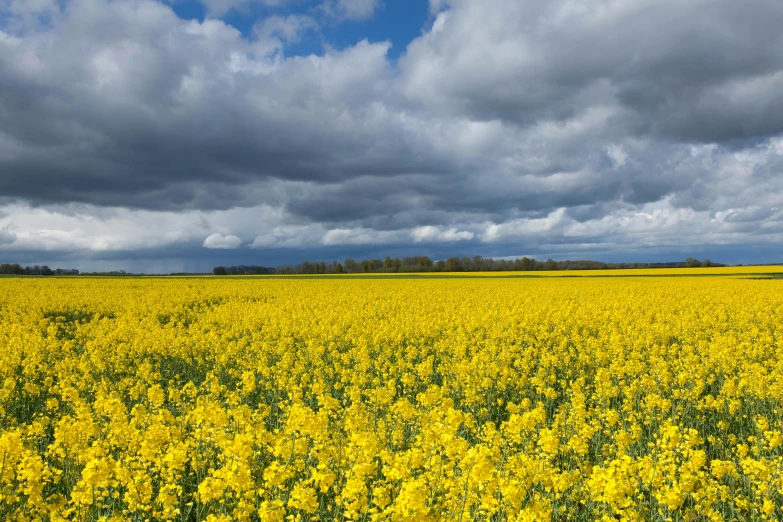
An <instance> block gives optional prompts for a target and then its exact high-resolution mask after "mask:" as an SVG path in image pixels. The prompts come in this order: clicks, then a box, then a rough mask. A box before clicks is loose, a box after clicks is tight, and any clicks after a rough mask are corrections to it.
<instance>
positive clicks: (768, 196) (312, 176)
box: [0, 0, 783, 263]
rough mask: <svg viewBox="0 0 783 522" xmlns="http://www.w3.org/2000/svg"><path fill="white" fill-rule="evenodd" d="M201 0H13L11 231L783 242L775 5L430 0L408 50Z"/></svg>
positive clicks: (146, 238)
mask: <svg viewBox="0 0 783 522" xmlns="http://www.w3.org/2000/svg"><path fill="white" fill-rule="evenodd" d="M205 3H206V4H207V8H208V11H209V13H211V14H210V15H208V16H207V18H205V19H204V20H203V21H197V20H184V19H182V18H179V17H178V16H177V14H176V13H175V11H174V10H173V9H172V6H171V5H170V4H167V3H164V2H158V1H153V0H114V1H108V0H72V1H69V2H65V3H57V2H43V1H42V2H33V3H27V2H13V1H11V2H5V3H0V10H2V11H3V13H2V14H3V15H4V16H2V17H0V19H2V20H3V21H2V22H0V92H2V95H0V173H2V174H0V254H2V255H5V256H6V257H8V256H17V257H25V258H30V259H31V260H32V259H33V257H35V256H38V257H35V259H39V258H40V259H44V258H46V257H45V256H50V258H52V259H55V258H57V257H58V256H69V258H71V259H78V256H79V255H83V256H96V255H98V253H100V252H112V253H113V254H112V255H117V256H119V255H121V253H122V252H136V253H138V251H145V250H147V251H150V252H152V251H155V252H161V251H165V250H166V249H168V250H169V252H170V253H171V256H172V257H176V256H177V255H178V254H177V252H179V251H180V250H181V249H183V248H196V249H198V248H200V249H202V250H204V251H205V252H206V251H210V250H214V249H223V250H226V251H228V250H230V251H232V252H246V253H247V255H250V254H251V253H252V255H257V256H260V255H262V254H263V253H264V252H267V251H269V250H271V249H310V250H308V251H307V255H308V256H310V257H312V255H313V252H315V253H317V252H318V249H324V250H323V251H324V252H325V254H324V255H327V254H328V255H329V256H335V255H340V253H341V252H343V251H341V250H339V248H338V247H345V249H346V250H344V251H345V252H348V250H347V249H348V248H349V247H350V248H356V247H359V246H361V247H363V248H365V251H366V252H367V253H369V254H372V253H374V252H387V251H391V250H394V252H404V251H405V249H418V250H417V251H420V249H429V250H428V252H429V253H430V254H431V255H433V256H435V257H438V255H440V254H441V253H442V254H443V255H445V254H446V253H452V252H455V251H457V250H454V249H457V248H460V249H462V251H463V252H464V253H465V254H466V255H472V254H476V253H478V254H484V255H489V254H500V255H516V254H520V255H521V254H523V253H540V254H541V255H558V253H566V252H567V253H569V254H572V253H574V252H577V253H578V252H586V254H590V253H594V252H600V253H601V255H603V256H604V257H606V256H609V257H613V259H618V256H622V255H625V254H627V253H629V252H630V253H633V252H649V251H650V249H658V250H659V251H661V252H666V251H667V249H669V251H672V252H681V251H686V250H687V249H688V248H691V250H694V249H696V250H698V249H699V248H703V247H704V245H712V246H715V245H728V246H731V245H734V246H735V250H736V251H752V253H753V255H754V256H757V257H758V256H759V255H763V254H764V252H765V251H766V252H770V253H771V254H770V255H779V253H776V252H779V251H777V250H775V248H776V247H775V245H778V244H780V240H781V239H783V215H782V214H781V212H783V178H781V172H782V167H783V33H781V32H780V31H779V27H780V25H781V23H783V4H781V3H780V2H777V1H772V0H769V1H767V0H753V1H751V2H746V3H738V2H735V1H730V0H712V1H707V0H678V1H674V0H663V1H661V0H656V1H652V0H633V1H628V0H591V1H589V2H585V1H583V0H552V1H543V0H541V1H527V2H506V1H502V0H482V1H477V0H440V1H432V2H431V3H430V11H431V13H432V19H431V20H429V21H421V23H425V27H424V29H423V31H422V33H421V36H420V37H418V38H416V39H414V40H413V41H412V42H410V43H409V44H408V45H407V47H406V48H405V50H404V51H403V52H402V55H401V56H400V57H399V59H397V60H394V59H391V58H390V55H389V50H390V46H391V43H390V42H388V41H385V40H381V41H376V40H374V39H373V38H372V35H371V34H368V39H366V40H360V41H357V42H356V43H355V44H353V45H349V46H347V47H343V48H334V47H329V46H326V47H324V50H323V52H320V53H313V54H304V55H301V54H300V55H297V54H294V53H292V52H290V51H289V49H290V48H291V46H292V45H294V44H295V43H296V42H298V41H299V39H300V38H301V37H302V35H303V34H306V33H307V32H308V31H317V28H318V23H319V22H318V16H322V15H324V14H326V15H327V16H330V17H333V18H335V19H353V20H362V19H367V18H369V17H372V16H380V15H379V12H380V11H379V8H381V4H380V3H379V2H377V1H367V0H354V1H347V0H335V1H333V2H327V3H325V4H320V7H319V8H318V9H315V10H312V9H310V10H303V11H302V12H288V11H286V12H281V13H280V14H274V15H270V16H265V17H263V18H260V19H258V20H256V21H255V22H254V30H253V32H252V35H251V36H247V35H243V33H241V32H240V31H238V30H237V29H235V28H234V27H232V26H231V25H228V24H227V23H226V22H225V21H223V20H221V19H220V18H216V16H219V15H220V14H222V13H225V12H228V11H230V10H234V11H237V10H239V11H241V10H242V9H244V8H248V6H247V5H244V7H243V5H242V2H240V3H237V2H227V1H222V0H221V1H217V0H206V1H205ZM262 3H263V4H264V6H265V7H269V8H278V7H282V6H283V5H284V3H280V2H271V1H270V0H265V2H262ZM244 4H248V2H244ZM288 4H290V5H293V4H291V3H288ZM153 223H155V224H157V225H156V226H150V225H151V224H153ZM205 238H206V239H205ZM749 249H750V250H749ZM292 252H293V253H291V254H289V257H290V258H291V261H297V260H300V258H301V256H303V255H304V254H301V255H300V254H297V253H296V250H293V251H292ZM213 253H214V252H213ZM129 255H130V254H129ZM134 255H135V254H134ZM156 255H158V254H156ZM205 255H207V254H205ZM210 255H211V254H210ZM227 255H228V253H227ZM243 255H245V254H243ZM563 255H565V254H563ZM31 256H33V257H31ZM42 256H43V257H42ZM764 260H765V261H771V260H775V259H769V258H765V259H764ZM779 260H781V261H783V257H780V258H779ZM205 263H206V261H205Z"/></svg>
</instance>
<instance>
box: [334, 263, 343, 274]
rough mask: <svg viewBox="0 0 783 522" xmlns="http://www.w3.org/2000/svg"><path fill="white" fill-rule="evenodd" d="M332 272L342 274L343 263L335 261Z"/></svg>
mask: <svg viewBox="0 0 783 522" xmlns="http://www.w3.org/2000/svg"><path fill="white" fill-rule="evenodd" d="M334 273H335V274H342V273H343V265H341V264H340V263H335V265H334Z"/></svg>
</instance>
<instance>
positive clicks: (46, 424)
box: [0, 272, 783, 522]
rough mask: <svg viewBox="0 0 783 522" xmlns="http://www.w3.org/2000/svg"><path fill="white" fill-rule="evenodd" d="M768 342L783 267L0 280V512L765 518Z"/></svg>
mask: <svg viewBox="0 0 783 522" xmlns="http://www.w3.org/2000/svg"><path fill="white" fill-rule="evenodd" d="M658 274H660V272H658ZM782 343H783V280H751V279H736V278H719V277H676V278H674V277H672V278H665V277H664V278H661V277H655V278H641V277H640V278H565V279H558V278H542V279H498V278H484V279H426V278H423V277H422V278H419V279H415V280H414V279H377V280H376V279H356V278H342V279H326V278H324V279H315V278H313V279H298V278H287V279H282V278H280V279H271V278H270V279H252V278H246V279H239V278H237V279H224V280H221V279H217V278H179V279H153V278H148V279H145V278H134V279H109V278H107V279H99V278H95V279H90V278H73V279H67V278H64V279H3V280H0V372H1V373H0V462H1V464H0V520H8V521H12V520H13V521H64V520H69V521H98V520H101V521H120V520H131V521H152V520H172V521H179V520H182V521H185V520H187V521H202V520H205V521H210V522H227V521H230V520H238V521H258V520H262V521H284V520H286V521H316V520H320V521H328V520H345V521H347V520H356V521H358V520H362V521H381V520H388V521H436V520H441V521H452V520H453V521H470V520H493V521H501V520H509V521H512V520H518V521H540V520H557V521H570V520H577V521H579V520H650V521H665V520H681V521H686V520H687V521H721V520H780V519H782V518H783V507H781V506H783V346H781V344H782Z"/></svg>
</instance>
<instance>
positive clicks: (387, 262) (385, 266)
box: [383, 256, 393, 272]
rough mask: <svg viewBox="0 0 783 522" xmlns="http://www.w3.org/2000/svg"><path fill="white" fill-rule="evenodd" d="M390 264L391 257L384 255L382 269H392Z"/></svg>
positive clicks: (389, 270)
mask: <svg viewBox="0 0 783 522" xmlns="http://www.w3.org/2000/svg"><path fill="white" fill-rule="evenodd" d="M392 265H393V263H392V258H391V257H389V256H386V258H385V259H384V260H383V269H384V271H386V272H391V271H392Z"/></svg>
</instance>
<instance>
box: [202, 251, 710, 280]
mask: <svg viewBox="0 0 783 522" xmlns="http://www.w3.org/2000/svg"><path fill="white" fill-rule="evenodd" d="M697 266H724V265H721V264H717V263H712V262H711V261H710V260H709V259H705V260H704V261H703V262H701V261H698V260H694V259H693V258H688V260H686V261H685V262H673V263H604V262H601V261H589V260H567V261H555V260H553V259H547V260H545V261H541V260H538V259H534V258H529V257H521V258H518V259H492V258H488V257H481V256H473V257H450V258H448V259H439V260H437V261H433V260H432V259H430V258H429V257H427V256H411V257H403V258H392V257H389V256H387V257H386V258H385V259H365V260H362V261H357V260H354V259H350V258H349V259H346V260H345V261H343V262H342V263H339V262H337V261H332V262H330V263H327V262H323V261H321V262H311V261H305V262H304V263H300V264H298V265H284V266H281V267H277V268H276V269H274V268H266V270H268V271H267V272H263V271H257V272H253V271H247V270H246V271H242V269H243V268H247V267H228V268H226V267H215V269H214V270H213V273H214V274H216V275H226V274H254V273H257V274H264V273H268V274H272V273H277V274H358V273H399V272H411V273H412V272H501V271H508V272H533V271H536V270H607V269H625V268H682V267H697ZM254 268H260V269H264V267H254ZM230 269H234V270H233V271H232V270H230Z"/></svg>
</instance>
